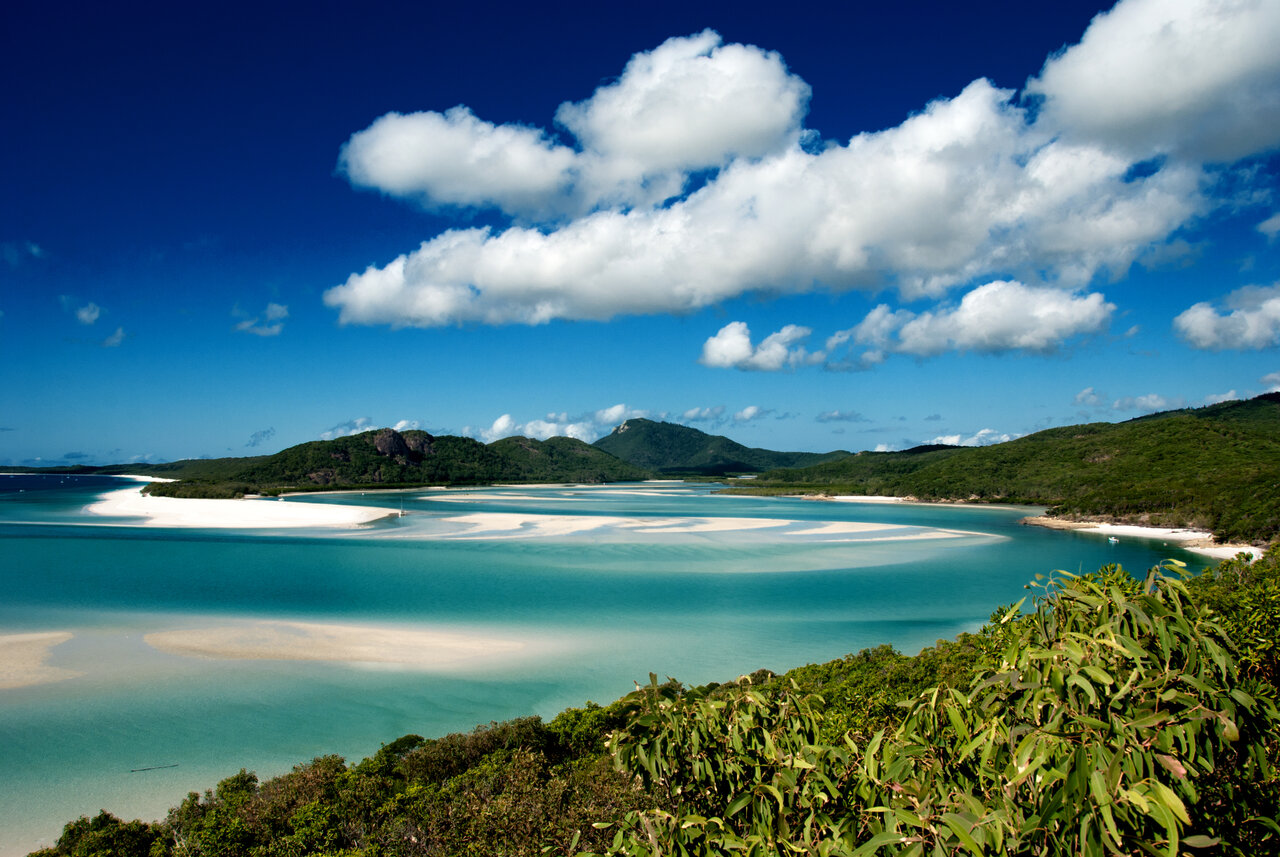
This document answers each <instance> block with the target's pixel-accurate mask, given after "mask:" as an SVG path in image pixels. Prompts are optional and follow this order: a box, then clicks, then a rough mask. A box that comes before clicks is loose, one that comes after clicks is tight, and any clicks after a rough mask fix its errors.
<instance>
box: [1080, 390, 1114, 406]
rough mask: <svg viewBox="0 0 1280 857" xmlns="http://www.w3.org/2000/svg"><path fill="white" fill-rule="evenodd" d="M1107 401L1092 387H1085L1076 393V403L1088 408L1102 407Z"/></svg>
mask: <svg viewBox="0 0 1280 857" xmlns="http://www.w3.org/2000/svg"><path fill="white" fill-rule="evenodd" d="M1105 400H1106V397H1105V396H1103V395H1102V394H1101V393H1099V392H1097V391H1096V390H1094V389H1093V388H1092V387H1085V388H1084V389H1083V390H1081V391H1080V392H1079V393H1076V398H1075V403H1076V404H1077V405H1081V406H1083V407H1086V408H1097V407H1101V406H1102V404H1103V402H1104V401H1105Z"/></svg>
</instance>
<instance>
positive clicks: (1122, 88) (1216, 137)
mask: <svg viewBox="0 0 1280 857" xmlns="http://www.w3.org/2000/svg"><path fill="white" fill-rule="evenodd" d="M1277 38H1280V5H1277V4H1276V3H1274V2H1269V0H1226V2H1223V0H1125V2H1122V3H1118V4H1117V5H1116V6H1115V8H1114V9H1112V10H1111V11H1109V12H1105V13H1103V14H1101V15H1098V16H1097V17H1096V18H1094V19H1093V23H1091V24H1090V25H1089V28H1088V30H1087V31H1086V32H1085V34H1084V37H1083V38H1082V39H1081V40H1080V43H1079V44H1078V45H1075V46H1073V47H1070V48H1068V49H1067V50H1065V51H1063V52H1062V53H1060V54H1057V55H1055V56H1053V57H1051V58H1050V59H1049V60H1048V62H1046V63H1045V66H1044V69H1043V71H1042V72H1041V73H1040V76H1039V78H1037V79H1035V80H1032V81H1030V82H1029V83H1028V86H1027V93H1028V94H1029V95H1032V96H1040V97H1043V98H1044V104H1043V107H1042V109H1041V111H1040V122H1041V123H1043V124H1045V125H1047V126H1048V127H1049V128H1050V129H1052V130H1055V131H1059V132H1060V133H1061V134H1062V135H1063V136H1064V137H1065V138H1067V139H1069V140H1081V141H1087V142H1088V143H1090V144H1100V145H1103V146H1106V147H1108V148H1111V149H1116V150H1121V151H1124V152H1127V153H1129V154H1130V155H1131V156H1133V157H1137V158H1149V157H1152V156H1156V155H1161V154H1171V155H1176V156H1182V157H1187V158H1193V159H1201V160H1209V161H1234V160H1236V159H1239V158H1243V157H1246V156H1248V155H1251V154H1254V153H1257V152H1261V151H1265V150H1267V149H1271V148H1274V147H1275V146H1276V145H1278V144H1280V100H1278V99H1277V98H1276V92H1277V88H1278V87H1280V51H1277V50H1276V40H1277Z"/></svg>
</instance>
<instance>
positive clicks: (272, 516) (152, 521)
mask: <svg viewBox="0 0 1280 857" xmlns="http://www.w3.org/2000/svg"><path fill="white" fill-rule="evenodd" d="M142 478H145V477H142ZM151 481H154V480H151ZM85 511H86V512H88V513H89V514H92V515H101V516H104V517H121V518H140V519H141V520H140V521H138V522H137V524H132V523H131V525H136V526H145V527H210V528H212V527H230V528H235V529H249V528H258V527H272V528H275V527H358V526H361V525H363V524H368V523H371V522H373V521H376V520H379V519H381V518H386V517H390V516H392V515H398V514H399V511H398V510H396V509H383V508H377V507H373V506H339V505H334V504H330V503H291V502H289V501H287V500H266V499H252V500H249V499H246V500H198V499H191V498H185V497H182V498H180V497H153V496H151V495H150V494H143V493H142V486H136V487H130V488H121V489H120V490H118V491H110V492H108V493H107V494H104V495H103V496H102V499H100V500H98V501H97V502H96V503H90V504H89V505H88V506H86V507H85Z"/></svg>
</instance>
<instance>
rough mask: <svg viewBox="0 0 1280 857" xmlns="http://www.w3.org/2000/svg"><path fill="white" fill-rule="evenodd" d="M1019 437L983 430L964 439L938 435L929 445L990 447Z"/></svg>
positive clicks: (950, 435) (951, 435)
mask: <svg viewBox="0 0 1280 857" xmlns="http://www.w3.org/2000/svg"><path fill="white" fill-rule="evenodd" d="M1018 437H1021V435H1016V434H1014V435H1011V434H1006V433H1004V432H999V431H996V430H995V429H989V428H984V429H982V430H980V431H978V432H977V433H975V434H972V435H970V436H969V437H965V436H964V435H962V434H943V435H938V436H937V437H935V438H934V439H933V440H931V441H929V443H944V444H946V445H947V446H991V445H992V444H993V443H1007V442H1008V441H1011V440H1014V439H1015V438H1018Z"/></svg>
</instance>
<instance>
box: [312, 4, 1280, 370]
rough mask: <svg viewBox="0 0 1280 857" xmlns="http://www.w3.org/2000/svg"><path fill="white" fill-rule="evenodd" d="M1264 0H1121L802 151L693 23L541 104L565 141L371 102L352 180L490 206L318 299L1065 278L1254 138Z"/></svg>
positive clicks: (1276, 136) (720, 294) (767, 84)
mask: <svg viewBox="0 0 1280 857" xmlns="http://www.w3.org/2000/svg"><path fill="white" fill-rule="evenodd" d="M1278 8H1280V7H1277V6H1276V4H1274V3H1263V2H1252V3H1250V2H1248V0H1233V2H1229V3H1222V2H1220V3H1216V4H1210V2H1209V0H1204V2H1200V0H1124V2H1122V3H1121V4H1119V5H1118V6H1117V7H1116V8H1115V9H1114V10H1113V11H1112V12H1111V13H1109V14H1107V15H1103V16H1099V17H1098V18H1097V19H1095V21H1094V23H1093V24H1092V25H1091V26H1090V28H1089V30H1088V31H1087V32H1086V34H1085V36H1084V38H1083V40H1082V42H1081V43H1080V44H1079V45H1077V46H1074V47H1071V48H1068V49H1067V50H1065V51H1064V52H1062V53H1061V54H1058V55H1055V56H1054V57H1052V58H1050V59H1049V60H1048V62H1046V64H1045V67H1044V70H1043V72H1042V74H1041V75H1040V77H1038V78H1036V79H1034V80H1032V81H1030V82H1029V84H1028V90H1027V92H1028V93H1029V94H1031V95H1032V96H1034V98H1032V99H1030V100H1022V99H1020V98H1019V97H1018V94H1017V93H1015V92H1013V91H1011V90H1005V89H999V88H997V87H995V86H993V85H992V84H991V83H990V82H989V81H988V80H985V79H978V80H975V81H973V82H972V83H971V84H969V85H968V86H966V87H965V88H964V89H963V90H962V91H961V92H959V93H958V94H956V95H954V96H952V97H947V98H939V99H937V100H936V101H934V102H932V103H930V104H928V105H925V106H923V108H922V109H921V110H920V111H918V112H917V113H915V114H914V115H912V116H911V117H910V118H909V119H907V120H906V121H904V122H903V123H902V124H900V125H898V126H896V127H892V128H888V129H885V130H881V131H876V132H868V133H862V134H858V135H856V136H854V137H853V138H851V139H849V140H848V141H846V142H843V143H832V144H830V145H828V146H826V147H825V148H821V149H820V150H819V149H818V148H816V147H814V146H812V145H811V143H812V138H813V132H812V131H811V129H805V128H804V127H803V122H802V120H803V116H804V111H805V107H806V105H807V101H808V97H809V90H808V87H807V85H806V84H804V82H803V81H801V80H800V79H799V78H797V77H795V76H794V75H792V74H790V72H788V71H787V69H786V67H785V65H784V64H783V62H782V59H781V58H780V57H778V56H777V55H776V54H772V53H769V52H766V51H763V50H761V49H759V48H755V47H751V46H743V45H733V44H729V45H725V44H722V43H721V40H720V38H719V36H717V35H716V34H715V33H712V32H710V31H708V32H704V33H700V34H696V35H693V36H688V37H684V38H677V39H671V40H668V41H667V42H665V43H663V44H662V45H660V46H659V47H658V48H655V49H654V50H652V51H649V52H645V53H640V54H636V55H635V56H634V57H632V59H631V61H630V62H629V63H627V65H626V68H625V69H624V70H623V73H622V75H621V76H620V77H619V78H618V79H617V80H616V81H614V82H611V83H608V84H606V85H604V86H602V87H600V88H599V89H598V90H597V91H596V93H595V94H594V95H593V96H592V97H591V98H590V99H588V100H586V101H584V102H580V103H577V104H565V105H562V106H561V107H560V109H559V110H558V111H557V114H556V120H557V121H558V122H559V123H560V125H561V127H563V128H564V129H565V130H566V131H567V132H569V133H570V134H572V135H573V136H574V137H575V143H574V146H573V147H569V146H562V145H560V144H559V143H555V142H552V137H551V135H550V133H549V132H548V131H545V130H540V129H536V128H529V127H525V126H518V125H510V124H507V125H503V124H489V123H486V122H482V121H481V120H479V119H477V118H476V117H474V116H472V115H471V114H470V113H469V112H467V111H466V109H465V108H455V109H454V110H452V111H449V112H448V113H444V114H415V116H419V117H421V116H427V117H428V118H426V119H418V120H414V123H409V122H408V119H410V118H411V117H402V116H395V115H392V116H389V117H383V119H381V120H379V122H378V123H374V125H373V126H370V128H369V129H366V130H365V131H361V132H359V133H358V134H356V135H354V136H353V138H352V140H351V141H349V142H348V144H347V146H346V148H345V149H344V152H343V162H342V163H343V165H344V166H343V168H344V169H345V170H346V171H347V173H348V175H349V176H350V177H351V178H352V181H353V182H354V183H356V184H357V185H360V186H373V187H377V188H379V189H381V190H383V191H384V192H388V193H395V194H397V195H401V196H409V197H412V198H415V199H419V200H420V201H425V202H426V203H427V204H430V205H467V206H475V207H491V206H497V207H499V208H501V209H503V211H505V212H506V214H507V215H509V216H511V217H513V218H515V222H514V223H513V224H512V225H509V226H505V227H504V226H501V225H498V226H493V227H486V228H480V227H475V228H466V229H450V230H447V231H445V232H442V233H440V234H437V235H434V236H432V237H429V238H428V239H427V240H426V241H424V242H422V244H421V245H420V246H419V247H418V248H417V249H415V250H413V251H411V252H407V253H405V254H403V255H401V256H399V257H397V258H395V259H393V260H391V261H390V262H388V263H386V264H383V265H377V266H370V267H369V268H367V269H366V270H364V271H363V272H357V273H352V274H351V275H350V276H349V277H348V278H347V280H346V282H344V283H342V284H341V285H337V286H335V287H333V288H331V289H329V290H328V291H327V292H326V293H325V302H326V304H327V305H329V306H330V307H333V308H334V309H336V310H338V312H339V319H340V321H341V323H343V324H386V325H390V326H392V327H406V326H417V327H434V326H442V325H456V324H465V323H482V324H493V325H501V324H542V323H546V322H549V321H552V320H556V319H574V320H597V321H603V320H607V319H610V318H613V317H615V316H619V315H643V314H654V313H684V312H689V311H693V310H697V309H699V308H702V307H706V306H710V305H714V304H718V303H721V302H723V301H725V300H728V299H731V298H735V297H739V296H742V295H748V294H756V295H761V296H764V297H775V296H779V295H786V294H799V293H809V292H815V291H826V292H831V293H840V292H844V291H848V290H862V291H866V292H868V293H877V292H881V291H883V290H885V289H887V288H895V289H896V290H897V291H898V293H899V294H900V295H901V296H902V297H903V298H904V299H906V300H916V299H921V298H931V299H935V300H936V299H940V298H945V296H946V295H947V293H948V291H949V290H951V289H953V288H958V287H967V286H972V285H973V284H975V283H981V282H983V281H984V280H991V279H993V278H995V277H1003V278H1009V279H1017V280H1018V281H1020V282H1025V283H1028V284H1029V285H1028V286H1026V288H1046V287H1049V286H1059V287H1062V288H1064V289H1066V290H1071V289H1081V288H1083V287H1084V286H1085V285H1087V284H1088V283H1089V282H1090V281H1091V280H1092V279H1093V278H1094V277H1095V276H1097V275H1100V274H1101V275H1109V276H1112V277H1119V276H1122V275H1123V274H1124V273H1125V272H1126V271H1127V270H1128V268H1129V266H1130V265H1131V264H1133V262H1134V261H1136V260H1138V259H1140V258H1144V254H1152V253H1153V251H1156V252H1154V254H1153V255H1146V256H1145V258H1147V259H1148V261H1150V260H1152V259H1155V258H1156V257H1158V256H1160V254H1161V252H1164V253H1165V255H1167V254H1168V253H1169V252H1173V251H1174V250H1176V249H1177V248H1174V247H1168V248H1165V250H1164V251H1160V250H1159V248H1160V247H1161V246H1162V245H1164V244H1165V243H1166V242H1167V241H1168V240H1169V239H1170V237H1171V236H1172V235H1174V234H1175V233H1176V231H1177V230H1178V229H1179V228H1180V227H1182V226H1184V225H1186V224H1188V223H1190V222H1192V221H1193V220H1194V219H1195V218H1197V217H1199V216H1201V215H1204V214H1205V213H1207V212H1209V211H1210V210H1212V209H1213V208H1214V207H1215V206H1216V205H1218V204H1220V202H1221V201H1220V200H1218V199H1216V198H1215V196H1214V194H1215V192H1216V191H1215V186H1214V179H1215V176H1216V175H1217V173H1215V172H1214V171H1213V169H1211V167H1212V166H1213V164H1214V163H1216V162H1219V161H1222V160H1223V159H1227V160H1233V159H1237V158H1243V157H1247V156H1249V155H1253V154H1258V153H1261V152H1264V151H1267V150H1270V149H1271V148H1273V147H1274V146H1275V145H1276V144H1277V142H1280V116H1278V115H1277V111H1280V97H1278V93H1280V79H1278V78H1277V72H1276V69H1277V67H1278V66H1280V59H1276V57H1277V56H1280V52H1276V51H1275V50H1274V47H1273V46H1274V44H1275V43H1276V41H1277V39H1278V38H1280V26H1277V17H1278V16H1280V12H1278V11H1276V10H1277V9H1278ZM1131 43H1132V50H1131V49H1130V48H1131ZM1113 79H1114V82H1113ZM1095 82H1096V83H1095ZM1099 86H1100V87H1103V88H1102V89H1101V90H1099V89H1098V88H1097V87H1099ZM1037 99H1038V101H1037ZM1024 104H1026V105H1029V106H1023V105H1024ZM1095 104H1096V105H1097V109H1095V108H1094V105H1095ZM379 123H382V124H381V125H380V124H379ZM415 123H416V124H415ZM419 126H421V127H419ZM424 129H425V130H424ZM362 135H368V136H367V137H365V136H362ZM390 140H394V141H397V142H396V143H395V145H391V143H390V142H387V141H390ZM499 140H501V141H505V142H503V143H502V144H501V145H499V144H498V143H497V142H495V141H499ZM375 141H380V142H378V145H377V146H375V145H374V142H375ZM405 141H408V142H405ZM414 141H417V142H414ZM441 141H443V142H441ZM384 143H385V147H384V145H383V144H384ZM446 144H447V145H446ZM366 150H367V153H368V154H367V156H366ZM384 151H389V152H391V153H392V154H390V155H382V154H377V156H376V157H375V154H373V153H376V152H384ZM1153 155H1158V156H1159V157H1153ZM519 165H524V167H521V166H519ZM380 170H384V171H385V172H386V177H383V178H379V177H378V176H381V175H382V173H381V172H379V171H380ZM695 174H696V175H697V177H698V179H699V181H691V178H692V177H693V176H694V175H695ZM1224 192H1225V191H1224ZM1076 300H1078V301H1084V300H1095V301H1096V304H1095V305H1094V307H1093V309H1094V310H1095V311H1096V310H1098V309H1099V308H1101V307H1102V306H1103V303H1102V298H1101V296H1100V295H1099V296H1094V295H1087V296H1084V297H1079V298H1076ZM1077 309H1083V307H1077ZM925 324H926V323H925V322H921V325H925ZM934 333H940V332H939V331H934ZM935 338H936V337H935ZM1004 338H1006V339H1007V338H1008V334H1007V332H1006V333H1005V334H1004ZM971 347H974V348H981V347H983V343H982V342H981V340H980V339H977V340H974V341H973V345H972V346H971ZM995 347H996V348H999V347H1000V346H998V345H997V346H995ZM1017 347H1019V348H1024V349H1026V350H1044V349H1045V347H1046V346H1044V345H1042V344H1036V343H1034V342H1033V343H1030V344H1027V345H1019V346H1017ZM876 357H877V355H876V354H875V353H874V352H872V351H868V352H865V353H864V355H863V357H862V358H860V362H861V364H862V365H873V364H874V362H875V358H876ZM731 365H737V364H731ZM852 365H853V364H852V363H850V366H849V368H851V367H852Z"/></svg>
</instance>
